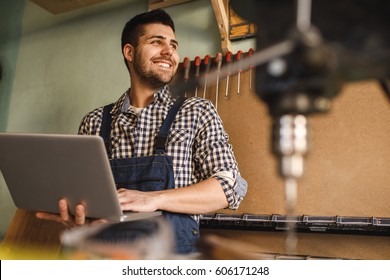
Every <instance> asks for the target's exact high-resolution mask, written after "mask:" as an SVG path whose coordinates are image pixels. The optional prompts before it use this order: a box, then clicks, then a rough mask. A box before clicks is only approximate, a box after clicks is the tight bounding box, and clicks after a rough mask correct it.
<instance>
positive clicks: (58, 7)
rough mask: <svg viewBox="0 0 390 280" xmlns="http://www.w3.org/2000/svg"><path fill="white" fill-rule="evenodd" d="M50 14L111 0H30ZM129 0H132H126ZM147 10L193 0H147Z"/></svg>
mask: <svg viewBox="0 0 390 280" xmlns="http://www.w3.org/2000/svg"><path fill="white" fill-rule="evenodd" d="M30 1H32V2H34V3H35V4H37V5H38V6H40V7H41V8H43V9H45V10H47V11H48V12H50V13H52V14H62V13H66V12H70V11H74V10H78V9H82V8H85V7H88V6H91V5H95V4H99V3H103V2H109V1H111V0H30ZM128 1H129V2H131V1H134V0H128ZM145 1H146V0H145ZM148 1H149V10H153V9H157V8H165V7H169V6H173V5H177V4H181V3H185V2H189V1H193V0H148Z"/></svg>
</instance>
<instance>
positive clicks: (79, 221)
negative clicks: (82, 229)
mask: <svg viewBox="0 0 390 280" xmlns="http://www.w3.org/2000/svg"><path fill="white" fill-rule="evenodd" d="M75 223H76V225H78V226H81V225H84V224H85V211H84V206H83V205H82V204H79V205H77V206H76V213H75Z"/></svg>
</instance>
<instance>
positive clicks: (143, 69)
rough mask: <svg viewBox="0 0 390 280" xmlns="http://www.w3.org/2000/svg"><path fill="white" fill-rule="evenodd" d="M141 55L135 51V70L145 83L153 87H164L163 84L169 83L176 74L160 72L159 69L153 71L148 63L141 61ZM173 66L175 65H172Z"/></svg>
mask: <svg viewBox="0 0 390 280" xmlns="http://www.w3.org/2000/svg"><path fill="white" fill-rule="evenodd" d="M140 57H141V56H140V55H139V54H138V51H135V56H134V70H135V72H136V73H137V74H138V76H139V77H140V79H141V82H142V83H143V84H146V85H148V86H149V87H151V88H153V89H158V88H162V87H163V86H165V85H167V84H169V83H170V82H171V81H172V79H173V77H174V75H173V74H172V75H168V73H166V74H163V73H158V72H157V71H153V70H151V69H149V70H148V68H147V63H148V62H145V63H142V62H141V61H140V59H139V58H140ZM172 67H173V66H172Z"/></svg>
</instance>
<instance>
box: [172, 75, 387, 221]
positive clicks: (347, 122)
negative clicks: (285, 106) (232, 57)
mask: <svg viewBox="0 0 390 280" xmlns="http://www.w3.org/2000/svg"><path fill="white" fill-rule="evenodd" d="M253 74H254V73H253ZM178 75H179V76H180V73H179V74H178ZM249 75H250V74H249V71H245V72H243V73H242V74H241V88H240V94H238V93H237V92H238V89H237V79H238V76H237V75H232V76H230V79H229V90H228V97H227V98H225V89H226V79H223V80H221V81H220V83H219V98H218V112H219V114H220V116H221V118H222V120H223V122H224V126H225V129H226V131H227V132H228V134H229V136H230V143H231V144H232V145H233V149H234V152H235V155H236V158H237V161H238V164H239V168H240V171H241V174H242V175H243V177H244V178H245V179H246V180H247V181H248V183H249V190H248V193H247V196H246V198H245V199H244V201H243V202H242V204H241V206H240V208H239V210H237V211H232V214H237V213H254V214H283V213H285V207H284V192H283V181H282V180H281V179H280V178H279V177H278V174H277V161H276V159H275V157H274V156H273V155H272V154H271V152H270V151H271V143H270V140H271V134H270V132H271V119H270V116H269V115H268V112H267V107H266V106H265V104H263V103H262V102H261V101H260V99H259V98H258V97H257V95H256V94H255V93H254V92H253V91H252V90H251V89H250V86H249ZM252 77H253V76H252ZM193 94H194V93H193V92H192V93H191V92H190V93H187V95H193ZM198 96H199V97H202V96H203V88H202V87H199V88H198ZM205 97H206V98H208V99H210V100H211V101H212V102H213V103H214V104H215V102H216V94H215V86H214V85H213V86H209V87H208V88H207V91H206V95H205ZM308 119H309V124H310V134H311V137H310V146H311V149H310V152H309V154H308V155H307V157H306V160H305V171H304V176H303V178H302V179H301V180H300V181H299V186H298V201H297V207H296V214H298V215H303V214H305V215H326V216H335V215H340V216H363V217H372V216H375V217H390V187H389V186H390V172H389V167H390V129H389V128H390V102H389V100H388V98H387V97H386V96H385V94H384V93H383V92H382V89H381V88H380V86H379V84H378V83H377V81H363V82H356V83H350V84H345V85H344V87H343V89H342V91H341V92H340V94H339V95H338V96H337V97H336V98H335V99H334V100H333V102H332V108H331V111H330V112H329V113H326V114H321V115H312V116H309V118H308ZM225 212H227V213H229V212H230V211H225Z"/></svg>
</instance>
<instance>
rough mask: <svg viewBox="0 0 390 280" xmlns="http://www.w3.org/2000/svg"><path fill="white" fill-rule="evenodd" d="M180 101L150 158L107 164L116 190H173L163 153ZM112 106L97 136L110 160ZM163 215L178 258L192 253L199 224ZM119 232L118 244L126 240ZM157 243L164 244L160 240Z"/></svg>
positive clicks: (169, 158) (188, 218)
mask: <svg viewBox="0 0 390 280" xmlns="http://www.w3.org/2000/svg"><path fill="white" fill-rule="evenodd" d="M184 100H185V99H184V97H179V98H178V99H177V100H176V102H175V103H174V104H173V106H172V108H171V109H170V111H169V112H168V115H167V118H166V119H165V120H164V122H163V124H162V126H161V128H160V131H159V133H158V135H157V136H156V141H155V149H154V155H152V156H143V157H133V158H124V159H111V160H110V164H111V169H112V173H113V175H114V179H115V183H116V186H117V189H119V188H126V189H132V190H139V191H158V190H164V189H173V188H175V180H174V174H173V161H172V156H169V155H166V154H165V152H166V143H167V139H168V135H169V130H170V127H171V125H172V123H173V121H174V119H175V116H176V114H177V112H178V111H179V109H180V107H181V106H182V104H183V103H184ZM112 106H113V104H110V105H107V106H105V107H104V110H103V119H102V127H101V131H100V136H102V137H103V139H104V142H105V143H106V148H107V153H108V155H109V158H111V157H110V153H111V141H110V133H111V122H112V120H111V114H110V111H111V109H112ZM163 215H164V216H165V217H166V218H167V219H168V220H169V221H170V222H171V224H172V226H173V231H174V238H175V252H176V253H178V254H186V253H192V252H196V249H195V246H194V245H195V243H196V242H197V241H198V240H199V224H198V223H197V222H196V221H195V220H194V219H193V218H192V217H191V216H190V215H188V214H179V213H172V212H167V211H163ZM118 227H121V226H120V225H118V226H117V229H118ZM125 228H126V225H124V226H123V229H125ZM119 231H120V229H119ZM123 231H125V230H122V232H121V233H120V234H119V235H120V238H119V239H122V241H123V239H124V238H126V237H124V233H123ZM115 235H116V234H115V233H114V232H113V233H112V238H111V239H112V241H115ZM125 235H126V234H125ZM128 236H129V240H130V239H132V238H133V237H134V232H133V233H131V232H129V233H128ZM161 242H164V240H162V241H161Z"/></svg>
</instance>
